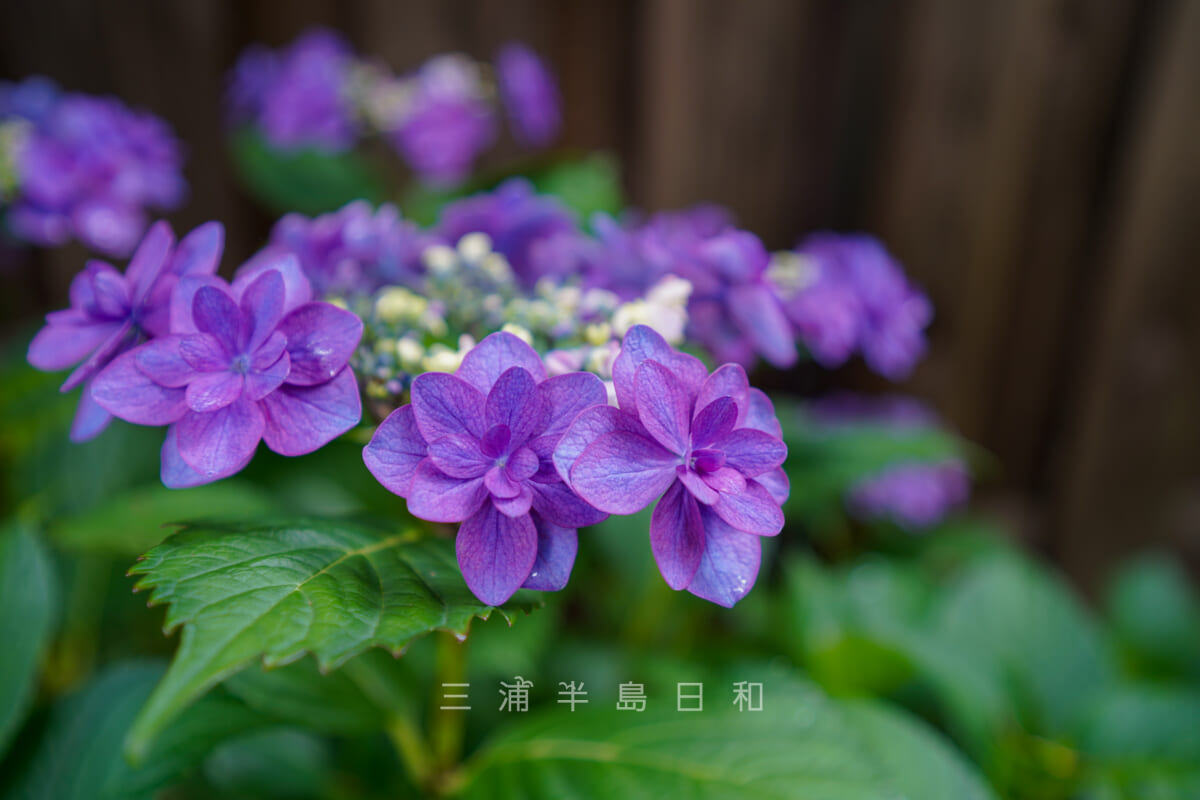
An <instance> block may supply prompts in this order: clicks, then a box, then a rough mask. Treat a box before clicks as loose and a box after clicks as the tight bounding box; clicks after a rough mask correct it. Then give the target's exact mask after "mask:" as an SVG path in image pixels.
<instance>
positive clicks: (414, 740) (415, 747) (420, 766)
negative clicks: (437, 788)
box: [387, 715, 434, 787]
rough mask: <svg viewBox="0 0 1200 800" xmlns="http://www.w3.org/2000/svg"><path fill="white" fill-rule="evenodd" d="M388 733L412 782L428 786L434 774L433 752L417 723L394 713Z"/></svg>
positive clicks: (389, 722)
mask: <svg viewBox="0 0 1200 800" xmlns="http://www.w3.org/2000/svg"><path fill="white" fill-rule="evenodd" d="M387 735H388V738H389V739H391V741H392V747H394V748H396V753H397V754H398V755H399V756H400V761H401V763H402V764H404V769H405V770H406V771H407V772H408V776H409V778H411V779H412V782H413V783H414V784H416V785H417V786H420V787H427V786H428V785H429V784H430V783H431V782H432V778H433V775H434V763H433V754H432V753H430V751H429V745H428V744H426V742H425V740H424V738H422V736H421V731H420V730H418V729H417V726H416V724H415V723H414V722H413V721H412V720H411V719H409V718H408V717H403V716H399V715H393V716H391V717H389V718H388V723H387Z"/></svg>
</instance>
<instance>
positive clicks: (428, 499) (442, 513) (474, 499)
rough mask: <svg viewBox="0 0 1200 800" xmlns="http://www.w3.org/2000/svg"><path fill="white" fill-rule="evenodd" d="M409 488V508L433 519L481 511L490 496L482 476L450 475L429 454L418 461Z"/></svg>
mask: <svg viewBox="0 0 1200 800" xmlns="http://www.w3.org/2000/svg"><path fill="white" fill-rule="evenodd" d="M408 492H409V493H408V510H409V512H410V513H411V514H412V515H413V516H416V517H420V518H421V519H426V520H429V521H430V522H462V521H463V520H464V519H466V518H467V517H469V516H471V515H472V514H474V513H475V512H476V511H478V510H479V507H480V506H481V505H483V502H484V501H485V500H486V499H487V496H488V495H487V489H485V488H484V486H483V478H471V479H469V480H461V479H459V478H451V477H450V476H449V475H447V474H446V473H444V472H442V471H441V470H440V469H438V468H437V467H436V466H434V463H433V460H432V459H429V458H426V459H424V460H423V461H421V463H419V464H417V469H416V470H415V471H414V472H413V479H412V484H411V485H410V486H409V490H408ZM488 507H489V508H490V507H491V504H490V503H489V504H488Z"/></svg>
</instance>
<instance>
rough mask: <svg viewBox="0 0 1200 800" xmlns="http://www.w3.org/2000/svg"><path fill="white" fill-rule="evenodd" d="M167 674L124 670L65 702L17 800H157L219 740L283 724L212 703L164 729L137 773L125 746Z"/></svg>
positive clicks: (127, 666) (133, 667) (224, 699)
mask: <svg viewBox="0 0 1200 800" xmlns="http://www.w3.org/2000/svg"><path fill="white" fill-rule="evenodd" d="M162 672H163V669H162V666H161V665H159V664H148V663H124V664H119V665H116V666H113V667H111V668H109V669H108V670H106V671H105V672H104V673H102V674H101V675H99V676H98V677H97V678H96V679H95V680H93V681H92V682H91V683H89V684H88V685H87V686H85V687H84V688H83V689H81V690H80V691H79V692H77V693H75V694H73V695H71V696H69V697H67V698H65V699H64V700H62V701H61V702H60V703H59V704H57V705H56V706H55V707H54V708H53V709H52V710H51V713H50V719H49V723H48V726H47V729H46V732H45V734H44V738H43V739H42V741H41V743H40V746H39V747H38V748H37V750H36V752H35V754H34V756H33V758H32V760H31V761H30V763H29V764H27V765H26V768H25V772H24V773H23V775H22V776H21V780H20V782H19V783H18V784H17V786H16V787H15V790H14V792H13V795H12V796H13V798H14V799H15V800H46V798H54V800H151V798H153V797H154V796H155V794H156V792H157V791H158V789H160V788H162V787H163V786H166V785H167V784H169V783H171V782H172V781H173V780H175V779H176V778H177V777H178V776H179V775H180V774H181V773H183V772H184V771H185V770H187V769H189V768H190V767H192V766H194V765H196V764H198V763H199V762H200V760H201V759H202V758H203V757H204V756H205V755H206V754H207V753H208V751H209V750H210V749H212V748H213V747H214V746H215V745H216V744H217V743H218V742H220V741H222V740H224V739H226V738H228V737H231V736H235V735H240V734H243V733H247V732H249V731H252V730H255V729H257V728H261V727H263V726H266V725H271V724H275V723H274V722H273V721H272V720H270V719H269V718H266V717H263V716H261V715H259V714H256V713H254V712H251V711H250V710H249V709H247V708H246V707H245V706H243V705H242V704H241V703H238V702H237V701H234V700H232V699H230V698H229V697H228V696H225V695H213V696H210V697H206V698H204V700H203V701H202V702H200V703H197V704H196V705H195V706H193V707H192V708H190V709H188V710H187V712H186V713H184V714H183V715H181V716H180V717H179V718H178V719H177V720H176V721H175V723H174V724H173V725H171V727H170V728H168V729H167V730H166V731H164V733H163V735H162V737H160V739H159V741H158V742H157V743H156V745H155V747H154V748H152V749H151V750H150V751H149V752H148V754H147V758H146V760H145V762H144V764H143V765H142V766H141V767H137V768H135V767H132V766H130V765H129V764H128V763H127V762H126V761H125V760H124V759H123V758H122V757H121V740H122V739H123V738H124V736H125V732H126V731H127V730H128V729H129V725H130V723H131V722H132V721H133V718H134V715H135V714H136V713H137V710H138V708H139V707H140V706H141V704H142V703H143V702H144V701H145V699H146V697H147V696H148V695H149V694H150V692H151V690H152V688H153V687H154V684H155V681H157V680H158V678H159V677H160V676H161V675H162Z"/></svg>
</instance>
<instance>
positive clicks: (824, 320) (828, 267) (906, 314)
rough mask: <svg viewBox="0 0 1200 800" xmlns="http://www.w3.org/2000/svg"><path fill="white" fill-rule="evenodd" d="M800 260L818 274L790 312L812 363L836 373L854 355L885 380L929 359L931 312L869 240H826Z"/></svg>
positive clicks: (813, 243)
mask: <svg viewBox="0 0 1200 800" xmlns="http://www.w3.org/2000/svg"><path fill="white" fill-rule="evenodd" d="M798 252H799V253H800V254H801V255H802V256H805V257H807V258H808V259H810V263H811V264H813V265H814V266H815V269H816V274H815V275H814V276H811V277H810V279H809V280H808V282H807V284H806V285H805V286H804V287H802V288H801V289H800V290H799V291H798V292H797V293H796V294H795V295H794V296H793V297H792V298H791V299H790V300H789V301H788V303H787V312H788V316H789V318H790V319H791V321H792V323H793V325H795V327H796V330H797V332H798V333H799V335H800V337H801V339H802V341H804V343H805V344H806V346H808V348H809V350H810V352H811V353H812V354H813V357H814V358H816V359H817V360H818V361H819V362H820V363H822V364H824V365H825V366H828V367H833V366H837V365H839V364H841V363H843V362H844V361H845V360H846V359H847V358H849V356H850V355H851V353H852V352H853V351H854V350H855V349H857V350H858V351H859V352H861V353H862V355H863V358H864V359H865V360H866V362H867V365H868V366H870V367H871V369H872V370H874V371H875V372H877V373H879V374H880V375H882V376H884V377H885V378H889V379H891V380H901V379H903V378H905V377H907V376H908V375H909V373H911V372H912V369H913V367H914V366H915V365H916V363H917V362H918V361H919V360H920V359H921V357H922V356H923V355H924V354H925V348H926V343H925V334H924V330H925V327H926V326H927V325H928V324H929V322H930V320H931V319H932V317H933V308H932V306H931V305H930V303H929V299H928V298H927V297H926V296H925V295H924V294H923V293H922V292H921V291H920V290H919V289H917V288H916V287H915V286H913V285H912V284H911V283H909V281H908V279H907V278H906V277H905V275H904V271H903V269H901V267H900V265H899V264H898V263H896V261H895V260H894V259H893V258H892V257H891V256H890V255H889V254H888V252H887V250H885V249H884V247H883V245H881V244H880V243H879V242H878V241H877V240H875V239H873V238H871V237H869V236H862V235H847V236H843V235H839V234H832V233H821V234H815V235H813V236H810V237H808V238H807V239H806V240H805V241H804V242H802V243H801V245H800V247H799V248H798Z"/></svg>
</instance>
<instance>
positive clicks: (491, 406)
mask: <svg viewBox="0 0 1200 800" xmlns="http://www.w3.org/2000/svg"><path fill="white" fill-rule="evenodd" d="M546 411H547V410H546V408H545V406H544V405H543V404H542V398H541V395H540V394H539V393H538V385H537V382H536V381H535V380H534V378H533V376H532V375H530V374H529V373H528V372H527V371H525V370H524V369H522V368H521V367H512V368H510V369H507V370H505V371H504V373H503V374H501V375H500V377H499V378H497V379H496V382H495V384H493V386H492V389H491V391H490V392H488V396H487V402H486V403H485V405H484V419H485V420H486V422H487V426H488V427H489V428H491V427H494V426H496V425H507V426H508V430H509V433H510V434H511V437H512V438H511V439H510V440H509V446H510V447H519V446H521V445H523V444H525V442H527V441H529V438H530V437H531V436H532V435H533V434H535V433H537V432H539V431H541V429H542V428H543V427H545V425H546V419H547V417H548V414H547V413H546Z"/></svg>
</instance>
